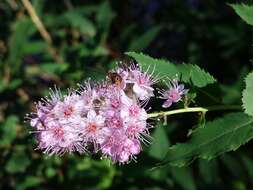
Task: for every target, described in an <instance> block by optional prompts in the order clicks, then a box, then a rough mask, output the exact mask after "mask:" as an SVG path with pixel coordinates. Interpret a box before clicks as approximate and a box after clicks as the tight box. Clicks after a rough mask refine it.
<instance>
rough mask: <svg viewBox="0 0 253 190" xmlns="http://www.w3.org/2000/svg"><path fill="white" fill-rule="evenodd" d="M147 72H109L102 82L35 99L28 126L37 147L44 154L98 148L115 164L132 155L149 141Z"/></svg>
mask: <svg viewBox="0 0 253 190" xmlns="http://www.w3.org/2000/svg"><path fill="white" fill-rule="evenodd" d="M155 82H156V80H155V79H154V77H152V75H150V74H148V72H142V70H141V69H140V68H139V67H137V66H134V65H131V66H129V67H126V66H124V67H119V68H117V69H116V70H114V71H111V72H109V76H108V78H107V80H106V81H103V82H100V83H92V82H91V81H90V80H88V81H86V82H85V83H84V84H83V85H81V86H80V89H79V90H72V91H71V92H69V93H68V94H66V95H62V94H61V93H60V91H59V90H58V89H56V90H55V91H52V92H51V93H50V97H47V98H45V99H43V100H42V101H40V102H38V103H37V104H36V110H35V113H33V114H32V115H31V120H30V125H31V126H32V127H33V129H34V134H36V139H37V141H38V149H40V150H42V151H43V152H44V153H46V154H48V155H53V154H59V155H61V154H64V153H73V152H79V153H86V152H91V153H98V152H100V154H102V157H105V158H110V159H111V160H112V161H113V162H114V163H121V164H124V163H129V162H130V161H131V160H136V156H137V155H138V154H139V153H140V151H141V149H142V148H141V143H142V142H143V143H144V144H146V143H147V142H149V140H150V136H149V128H150V127H151V125H150V124H148V122H147V119H148V115H147V110H146V109H145V106H144V105H146V103H147V101H148V100H149V98H150V97H152V96H154V93H153V91H154V88H153V87H152V85H153V84H154V83H155Z"/></svg>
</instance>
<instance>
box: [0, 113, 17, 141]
mask: <svg viewBox="0 0 253 190" xmlns="http://www.w3.org/2000/svg"><path fill="white" fill-rule="evenodd" d="M17 122H18V118H17V117H16V116H14V115H12V116H9V117H8V118H7V119H6V121H5V122H4V123H2V124H1V125H0V131H1V141H0V146H10V145H11V143H12V141H13V140H14V139H15V138H16V135H17V128H16V127H17Z"/></svg>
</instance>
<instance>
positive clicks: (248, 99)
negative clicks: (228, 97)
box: [242, 72, 253, 116]
mask: <svg viewBox="0 0 253 190" xmlns="http://www.w3.org/2000/svg"><path fill="white" fill-rule="evenodd" d="M245 83H246V88H245V89H244V91H243V93H242V103H243V108H244V112H245V113H247V114H249V115H251V116H253V104H252V100H253V72H252V73H250V74H248V75H247V77H246V79H245Z"/></svg>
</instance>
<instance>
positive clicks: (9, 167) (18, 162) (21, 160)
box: [5, 150, 31, 173]
mask: <svg viewBox="0 0 253 190" xmlns="http://www.w3.org/2000/svg"><path fill="white" fill-rule="evenodd" d="M30 162H31V161H30V160H29V158H28V157H27V155H26V153H25V152H24V150H22V151H20V150H19V151H15V152H13V154H12V156H11V158H10V159H9V160H8V162H7V164H6V166H5V169H6V171H7V172H8V173H18V172H24V171H25V170H26V168H27V167H28V166H29V165H30Z"/></svg>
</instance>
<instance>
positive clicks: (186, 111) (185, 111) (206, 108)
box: [148, 105, 242, 118]
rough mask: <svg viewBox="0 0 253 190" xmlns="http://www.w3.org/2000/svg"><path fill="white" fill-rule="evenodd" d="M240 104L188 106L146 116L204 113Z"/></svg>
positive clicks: (236, 107) (230, 108) (238, 106)
mask: <svg viewBox="0 0 253 190" xmlns="http://www.w3.org/2000/svg"><path fill="white" fill-rule="evenodd" d="M241 109H242V108H241V106H240V105H215V106H209V107H205V108H204V107H188V108H182V109H176V110H171V111H164V112H163V111H162V112H155V113H150V114H148V118H154V117H159V116H168V115H174V114H179V113H188V112H202V113H204V114H205V113H206V112H208V111H218V110H241Z"/></svg>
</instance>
